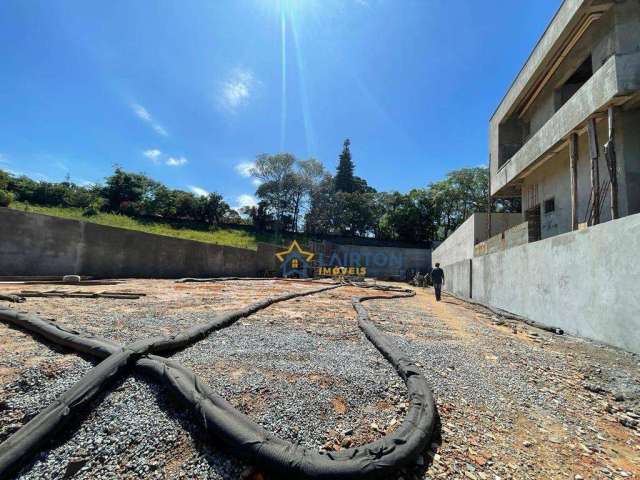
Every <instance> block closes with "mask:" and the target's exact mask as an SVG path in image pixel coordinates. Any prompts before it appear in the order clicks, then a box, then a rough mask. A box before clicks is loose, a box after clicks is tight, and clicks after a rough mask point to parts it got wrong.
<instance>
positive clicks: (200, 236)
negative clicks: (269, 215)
mask: <svg viewBox="0 0 640 480" xmlns="http://www.w3.org/2000/svg"><path fill="white" fill-rule="evenodd" d="M10 208H13V209H15V210H22V211H28V212H34V213H42V214H45V215H52V216H54V217H62V218H71V219H74V220H83V221H85V222H91V223H98V224H100V225H108V226H110V227H118V228H126V229H129V230H138V231H140V232H146V233H154V234H156V235H165V236H167V237H176V238H184V239H187V240H197V241H199V242H206V243H215V244H218V245H229V246H232V247H241V248H250V249H252V250H256V249H257V243H258V242H267V243H277V244H282V243H283V239H276V238H275V236H273V235H269V234H260V233H254V232H247V231H244V230H239V229H234V228H219V229H211V228H209V227H208V226H206V225H204V224H199V223H195V222H189V223H188V224H186V223H185V224H183V223H179V222H167V221H163V220H148V219H138V218H132V217H127V216H126V215H116V214H113V213H98V214H97V215H94V216H91V217H85V216H83V215H82V209H81V208H64V207H45V206H40V205H31V204H29V205H27V204H24V203H21V202H13V203H12V204H11V205H10Z"/></svg>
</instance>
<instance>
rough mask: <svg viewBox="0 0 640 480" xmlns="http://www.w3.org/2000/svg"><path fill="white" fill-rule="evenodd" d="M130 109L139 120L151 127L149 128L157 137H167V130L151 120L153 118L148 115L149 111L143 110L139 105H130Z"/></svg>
mask: <svg viewBox="0 0 640 480" xmlns="http://www.w3.org/2000/svg"><path fill="white" fill-rule="evenodd" d="M131 109H132V110H133V113H135V114H136V116H137V117H138V118H139V119H140V120H142V121H143V122H145V123H147V124H148V125H149V126H151V128H153V129H154V130H155V131H156V133H157V134H158V135H162V136H163V137H166V136H168V135H169V133H168V132H167V130H166V129H165V128H164V127H163V126H162V125H160V124H159V123H158V122H157V121H156V120H155V119H154V118H153V116H152V115H151V114H150V113H149V110H147V109H146V108H144V107H143V106H142V105H140V104H139V103H132V104H131Z"/></svg>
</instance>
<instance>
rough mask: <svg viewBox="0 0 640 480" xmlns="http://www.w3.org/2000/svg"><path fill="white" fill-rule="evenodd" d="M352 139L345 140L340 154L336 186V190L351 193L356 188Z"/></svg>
mask: <svg viewBox="0 0 640 480" xmlns="http://www.w3.org/2000/svg"><path fill="white" fill-rule="evenodd" d="M350 145H351V140H349V139H348V138H347V139H346V140H345V141H344V145H343V148H342V153H341V154H340V161H339V163H338V168H337V171H336V181H335V188H336V192H347V193H351V192H353V191H354V190H355V185H354V181H353V171H354V165H353V160H351V150H350V148H349V147H350Z"/></svg>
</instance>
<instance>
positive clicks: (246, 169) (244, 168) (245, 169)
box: [235, 162, 256, 178]
mask: <svg viewBox="0 0 640 480" xmlns="http://www.w3.org/2000/svg"><path fill="white" fill-rule="evenodd" d="M255 166H256V164H255V163H254V162H240V163H238V164H237V165H236V166H235V169H236V172H238V174H239V175H240V176H242V177H246V178H250V177H251V169H252V168H254V167H255Z"/></svg>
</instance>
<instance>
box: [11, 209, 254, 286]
mask: <svg viewBox="0 0 640 480" xmlns="http://www.w3.org/2000/svg"><path fill="white" fill-rule="evenodd" d="M0 225H2V229H0V274H1V275H64V274H78V275H91V276H95V277H102V278H117V277H158V278H176V277H185V276H194V277H196V276H202V277H208V276H231V275H233V276H235V275H238V276H241V275H247V276H254V275H256V273H257V268H256V255H257V254H256V252H255V251H254V250H247V249H242V248H234V247H227V246H221V245H214V244H210V243H203V242H195V241H191V240H181V239H177V238H172V237H166V236H161V235H151V234H148V233H143V232H137V231H134V230H126V229H121V228H113V227H107V226H103V225H97V224H94V223H88V222H82V221H77V220H67V219H63V218H58V217H52V216H48V215H40V214H37V213H30V212H20V211H17V210H11V209H7V208H0Z"/></svg>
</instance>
